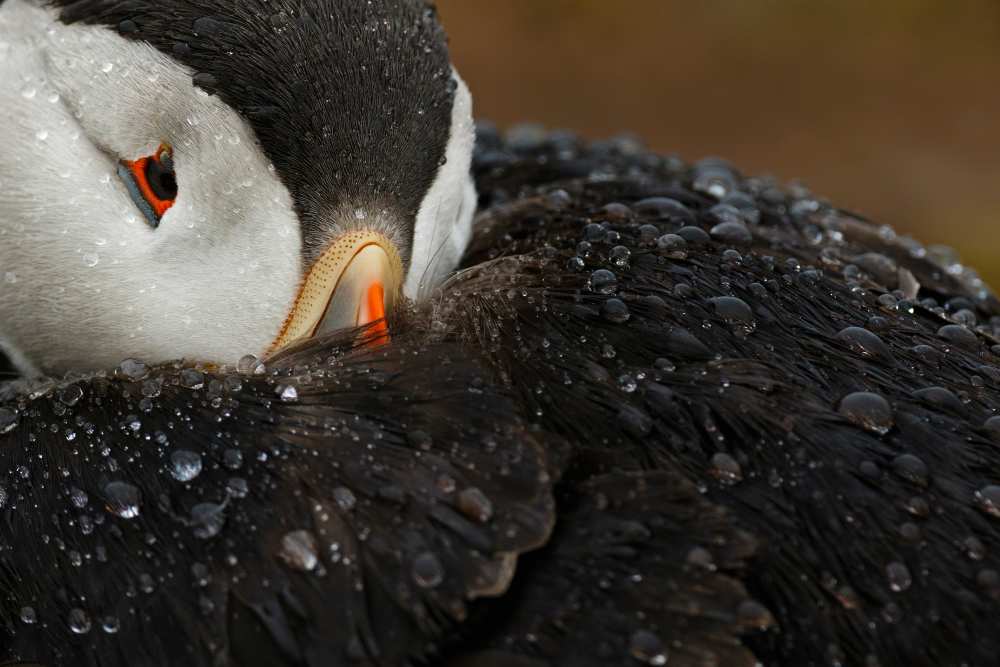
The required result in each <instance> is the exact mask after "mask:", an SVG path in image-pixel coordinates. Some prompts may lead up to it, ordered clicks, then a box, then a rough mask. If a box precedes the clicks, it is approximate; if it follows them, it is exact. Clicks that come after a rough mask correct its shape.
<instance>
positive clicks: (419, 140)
mask: <svg viewBox="0 0 1000 667" xmlns="http://www.w3.org/2000/svg"><path fill="white" fill-rule="evenodd" d="M53 4H55V5H56V6H58V7H61V10H62V11H61V16H60V18H61V20H62V21H63V22H66V23H74V22H83V23H91V24H101V25H106V26H109V27H111V28H113V29H115V30H117V31H118V32H119V33H120V34H122V35H123V36H124V37H127V38H129V39H135V40H141V41H145V42H148V43H149V44H151V45H153V46H154V47H156V48H157V49H159V50H160V51H162V52H164V53H166V54H168V55H170V56H171V57H172V58H173V59H175V60H177V61H179V62H181V63H183V64H184V65H187V66H189V67H190V68H192V69H193V70H194V72H195V74H194V83H195V84H196V85H198V86H200V87H201V88H203V89H206V90H208V91H209V92H211V93H214V94H216V95H218V96H219V97H220V98H221V99H222V100H223V101H225V102H226V103H227V104H228V105H229V106H231V107H232V108H234V109H236V110H237V111H238V112H240V113H241V114H242V115H243V116H244V117H245V118H246V120H247V121H248V122H249V124H250V125H251V127H252V128H253V129H254V131H255V132H256V134H257V137H258V140H259V141H260V144H261V147H262V148H263V150H264V152H265V154H266V155H267V157H268V158H269V159H270V160H271V161H272V162H273V164H274V165H275V167H276V169H277V170H278V173H279V174H280V176H281V178H282V179H283V181H284V183H285V184H286V186H287V187H288V188H289V190H290V191H291V194H292V197H293V199H294V201H295V205H296V207H297V209H298V213H299V216H300V218H301V220H302V224H303V234H304V236H305V237H306V238H305V241H306V246H307V247H310V246H311V245H314V244H316V243H321V242H323V239H321V238H310V236H314V237H315V236H317V235H321V234H322V233H323V231H322V230H323V223H324V219H327V218H329V217H330V216H332V215H337V214H343V213H344V211H345V207H347V206H354V207H357V206H373V207H379V208H386V209H389V210H390V211H391V213H392V214H393V215H394V216H398V217H399V218H400V219H401V221H411V220H412V219H413V217H414V216H415V214H416V211H417V210H418V208H419V206H420V203H421V200H422V199H423V196H424V195H425V194H426V192H427V190H428V188H429V187H430V185H431V183H432V182H433V179H434V176H435V174H436V173H437V170H438V168H439V166H440V164H441V163H442V162H443V161H444V157H445V149H446V145H447V141H448V136H449V131H450V126H451V111H452V104H453V101H454V98H455V83H454V81H453V77H452V69H451V64H450V58H449V55H448V48H447V42H446V38H445V35H444V31H443V29H442V28H441V26H440V24H439V23H438V20H437V13H436V10H435V8H434V5H433V4H432V3H430V2H427V1H426V0H364V1H361V0H55V2H54V3H53ZM411 229H412V226H411V225H407V229H406V232H405V233H410V231H409V230H411ZM404 241H405V242H406V244H407V245H408V244H409V241H410V239H404Z"/></svg>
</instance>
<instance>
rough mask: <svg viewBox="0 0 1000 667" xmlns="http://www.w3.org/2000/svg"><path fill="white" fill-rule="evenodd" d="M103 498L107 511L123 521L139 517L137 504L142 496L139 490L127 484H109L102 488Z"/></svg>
mask: <svg viewBox="0 0 1000 667" xmlns="http://www.w3.org/2000/svg"><path fill="white" fill-rule="evenodd" d="M104 497H105V503H106V505H105V506H106V507H107V510H108V511H109V512H111V513H112V514H115V515H117V516H120V517H121V518H123V519H134V518H136V517H137V516H139V504H140V502H141V500H142V494H141V493H140V492H139V489H138V488H137V487H135V486H132V485H131V484H129V483H128V482H111V483H109V484H108V485H107V486H105V487H104Z"/></svg>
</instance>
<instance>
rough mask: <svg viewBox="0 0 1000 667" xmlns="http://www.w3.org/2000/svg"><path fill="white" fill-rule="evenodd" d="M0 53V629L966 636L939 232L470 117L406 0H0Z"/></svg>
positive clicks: (374, 639)
mask: <svg viewBox="0 0 1000 667" xmlns="http://www.w3.org/2000/svg"><path fill="white" fill-rule="evenodd" d="M0 69H2V72H3V80H4V82H5V85H4V86H2V87H0V115H2V119H3V123H2V124H0V128H2V129H0V132H2V133H3V139H4V151H3V152H2V153H0V237H2V243H0V262H2V263H0V276H3V280H2V281H0V341H2V349H3V352H4V354H5V356H6V358H7V362H6V365H5V367H4V369H3V371H2V373H3V374H2V377H0V379H2V380H3V381H4V384H3V386H2V388H0V665H4V666H7V665H21V666H30V667H61V666H63V665H68V666H74V667H75V666H78V665H82V666H94V667H97V666H101V667H105V666H117V665H121V666H123V667H124V666H126V665H129V666H131V665H142V666H145V665H149V666H161V665H164V666H165V665H171V666H173V665H180V664H183V665H196V666H199V665H205V666H212V667H220V666H225V667H229V666H232V667H256V666H258V665H261V666H263V665H268V666H284V665H287V666H290V667H291V666H295V667H300V666H305V667H319V666H321V665H322V666H330V665H344V666H348V665H371V666H381V665H412V666H419V665H445V666H448V667H452V666H454V667H468V666H472V667H477V666H485V667H546V666H558V665H584V666H591V665H593V666H595V667H596V666H598V665H623V666H631V665H636V666H638V665H682V666H685V667H704V666H710V665H711V666H722V667H726V666H730V665H732V666H735V667H742V666H746V667H751V666H755V665H815V666H820V665H824V666H827V665H865V666H866V667H875V666H878V665H884V666H887V667H888V666H893V665H918V666H924V665H926V666H928V667H930V666H932V665H935V666H936V665H956V666H958V665H965V666H978V665H992V664H995V656H996V655H997V654H998V652H1000V645H998V643H1000V642H998V639H997V638H996V636H995V632H992V630H993V627H994V625H995V622H994V620H993V619H994V618H995V615H996V612H997V610H998V604H1000V556H998V553H997V552H998V549H1000V472H998V471H1000V413H998V412H997V408H998V398H1000V396H998V390H1000V302H998V300H997V298H996V296H995V295H994V293H993V292H992V291H991V290H990V289H989V287H988V286H987V285H985V284H984V282H983V281H982V280H981V279H980V278H979V277H978V275H977V274H976V272H975V271H974V270H973V269H971V268H969V267H966V266H964V265H963V264H962V263H961V262H960V261H959V259H958V257H957V256H956V255H955V253H954V252H953V251H950V250H948V249H947V248H942V247H926V246H924V245H922V244H921V243H920V242H918V241H916V240H915V239H912V238H909V237H906V236H903V235H900V234H898V233H897V232H895V231H894V230H893V229H892V228H891V227H889V226H886V225H882V224H878V223H874V222H872V221H869V220H867V219H865V218H864V217H863V216H862V215H860V214H858V213H855V212H852V211H849V210H845V209H842V208H839V207H837V206H835V205H834V204H832V203H830V202H828V201H825V200H824V199H822V198H821V197H818V196H816V195H814V194H812V193H811V192H809V191H808V190H807V189H805V188H804V187H803V186H801V185H797V184H793V185H788V186H786V185H782V184H780V183H777V182H775V181H774V180H772V179H769V178H760V177H748V176H745V175H744V174H742V173H741V172H740V171H739V170H738V169H737V168H736V167H735V166H733V165H731V164H729V163H728V162H726V161H724V160H720V159H716V158H709V159H705V160H702V161H699V162H695V163H687V162H685V161H683V160H681V159H679V158H677V157H674V156H665V155H660V154H657V153H655V152H652V151H649V150H647V149H645V148H644V147H643V146H642V145H641V144H640V143H639V142H638V141H636V140H634V139H631V138H619V139H613V140H608V141H586V140H583V139H581V138H579V137H577V136H576V135H574V134H572V133H570V132H565V131H557V132H547V131H545V130H543V129H541V128H538V127H535V126H522V127H517V128H513V129H511V130H509V131H507V132H505V133H501V132H499V131H498V130H497V129H496V128H494V127H493V126H491V125H489V124H486V123H480V124H479V125H478V126H475V125H474V124H473V121H472V103H471V96H470V94H469V92H468V88H467V87H466V86H465V84H464V83H463V82H462V80H461V79H460V78H459V75H458V74H457V72H456V70H455V69H454V68H453V67H452V65H451V63H450V60H449V56H448V50H447V43H446V41H445V36H444V32H443V30H442V28H441V26H440V24H439V21H438V18H437V16H436V14H435V12H434V8H433V6H432V4H431V3H428V2H424V1H423V0H369V1H367V2H363V3H359V2H353V1H348V0H298V1H293V0H246V1H245V2H241V3H225V2H220V1H219V0H166V1H165V2H156V3H153V2H140V1H129V2H120V1H118V0H57V1H55V2H44V3H41V2H33V1H31V0H0ZM9 82H14V83H13V84H10V83H9Z"/></svg>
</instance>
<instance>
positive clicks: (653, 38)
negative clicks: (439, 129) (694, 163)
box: [437, 0, 1000, 287]
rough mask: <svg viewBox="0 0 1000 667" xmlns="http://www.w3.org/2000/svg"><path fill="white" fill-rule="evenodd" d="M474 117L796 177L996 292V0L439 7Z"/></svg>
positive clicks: (631, 0)
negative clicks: (976, 275)
mask: <svg viewBox="0 0 1000 667" xmlns="http://www.w3.org/2000/svg"><path fill="white" fill-rule="evenodd" d="M437 4H438V8H439V10H440V12H441V15H442V17H443V20H444V22H445V25H446V26H447V28H448V31H449V33H450V35H451V40H452V50H453V55H454V58H455V61H456V63H457V65H458V67H459V68H460V70H461V71H462V74H463V76H464V77H465V79H466V80H467V81H468V82H469V84H470V86H471V87H472V89H473V94H474V95H475V98H476V105H477V115H478V116H480V117H487V118H490V119H492V120H494V121H496V122H497V123H498V124H500V125H501V126H502V127H503V126H509V125H510V124H513V123H517V122H520V121H537V122H540V123H543V124H545V125H547V126H550V127H552V128H569V129H574V130H577V131H579V132H581V133H583V134H584V135H585V136H588V137H595V138H596V137H604V136H609V135H613V134H618V133H621V132H623V131H628V132H632V133H635V134H637V135H638V136H640V137H641V138H643V139H644V140H645V141H646V142H647V143H648V144H649V145H651V146H652V147H653V148H655V149H657V150H660V151H663V152H676V153H678V154H680V155H681V156H682V157H684V158H685V159H689V160H693V159H697V158H699V157H704V156H707V155H718V156H721V157H726V158H728V159H731V160H732V161H734V162H735V163H736V164H737V165H738V166H740V167H741V168H742V169H743V171H745V172H747V173H753V174H760V173H770V174H774V175H776V176H778V177H779V178H781V179H783V180H792V179H801V180H802V181H804V182H805V183H806V185H808V186H809V187H810V188H812V189H813V191H814V192H816V193H817V194H818V195H820V196H824V197H827V198H829V199H830V200H832V201H833V202H834V203H836V204H837V205H839V206H843V207H847V208H852V209H855V210H858V211H859V212H861V213H864V214H866V215H868V216H869V217H871V218H873V219H875V220H877V221H879V222H884V223H888V224H891V225H893V226H894V227H896V228H897V229H898V230H899V231H901V232H906V233H909V234H912V235H914V236H916V237H917V238H919V239H921V240H923V241H925V242H927V243H947V244H950V245H953V246H955V247H956V248H958V249H959V251H960V252H961V253H962V256H963V258H964V259H965V260H966V261H967V262H968V263H969V264H972V265H974V266H976V267H978V268H979V270H980V271H981V273H982V274H983V275H984V276H985V277H987V278H988V279H989V280H990V281H991V283H992V284H993V285H995V286H998V287H1000V0H438V3H437Z"/></svg>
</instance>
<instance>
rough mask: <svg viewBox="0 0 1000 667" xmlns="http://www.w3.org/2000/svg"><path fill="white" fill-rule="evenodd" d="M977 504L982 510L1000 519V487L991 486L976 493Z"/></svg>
mask: <svg viewBox="0 0 1000 667" xmlns="http://www.w3.org/2000/svg"><path fill="white" fill-rule="evenodd" d="M976 502H977V503H978V504H979V508H980V509H981V510H983V511H984V512H986V513H987V514H989V515H991V516H995V517H997V518H998V519H1000V486H997V485H990V486H984V487H983V488H981V489H979V490H978V491H976Z"/></svg>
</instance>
